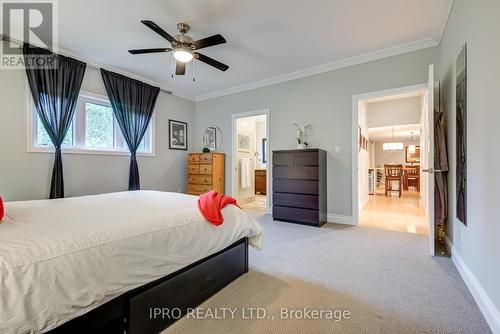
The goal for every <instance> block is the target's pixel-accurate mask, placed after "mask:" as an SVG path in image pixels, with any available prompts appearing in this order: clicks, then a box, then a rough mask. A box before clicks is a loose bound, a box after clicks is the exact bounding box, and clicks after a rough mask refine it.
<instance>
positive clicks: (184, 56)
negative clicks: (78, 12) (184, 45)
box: [174, 49, 193, 63]
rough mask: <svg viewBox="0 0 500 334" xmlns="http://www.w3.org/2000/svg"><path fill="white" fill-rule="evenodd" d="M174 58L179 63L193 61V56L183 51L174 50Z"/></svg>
mask: <svg viewBox="0 0 500 334" xmlns="http://www.w3.org/2000/svg"><path fill="white" fill-rule="evenodd" d="M174 57H175V59H177V60H178V61H180V62H181V63H189V62H190V61H191V60H193V54H192V53H191V52H189V51H187V50H185V49H177V50H175V51H174Z"/></svg>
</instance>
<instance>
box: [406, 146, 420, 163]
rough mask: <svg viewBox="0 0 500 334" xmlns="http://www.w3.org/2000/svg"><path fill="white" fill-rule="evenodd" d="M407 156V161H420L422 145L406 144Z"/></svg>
mask: <svg viewBox="0 0 500 334" xmlns="http://www.w3.org/2000/svg"><path fill="white" fill-rule="evenodd" d="M405 156H406V162H407V163H420V146H417V145H406V146H405Z"/></svg>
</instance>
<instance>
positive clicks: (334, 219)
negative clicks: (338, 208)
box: [326, 213, 355, 225]
mask: <svg viewBox="0 0 500 334" xmlns="http://www.w3.org/2000/svg"><path fill="white" fill-rule="evenodd" d="M326 219H327V220H326V221H327V222H329V223H335V224H345V225H355V224H354V223H353V222H352V217H351V216H344V215H338V214H336V213H329V214H328V215H327V217H326Z"/></svg>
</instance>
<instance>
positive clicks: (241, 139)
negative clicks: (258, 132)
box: [238, 135, 250, 153]
mask: <svg viewBox="0 0 500 334" xmlns="http://www.w3.org/2000/svg"><path fill="white" fill-rule="evenodd" d="M238 151H239V152H247V153H248V152H250V137H249V136H247V135H238Z"/></svg>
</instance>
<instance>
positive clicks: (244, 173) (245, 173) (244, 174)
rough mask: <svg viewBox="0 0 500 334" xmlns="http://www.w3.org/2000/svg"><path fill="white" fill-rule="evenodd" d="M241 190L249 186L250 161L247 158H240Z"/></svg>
mask: <svg viewBox="0 0 500 334" xmlns="http://www.w3.org/2000/svg"><path fill="white" fill-rule="evenodd" d="M240 174H241V183H240V186H241V188H243V189H244V188H250V186H251V179H252V176H251V167H250V159H249V158H241V168H240Z"/></svg>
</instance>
